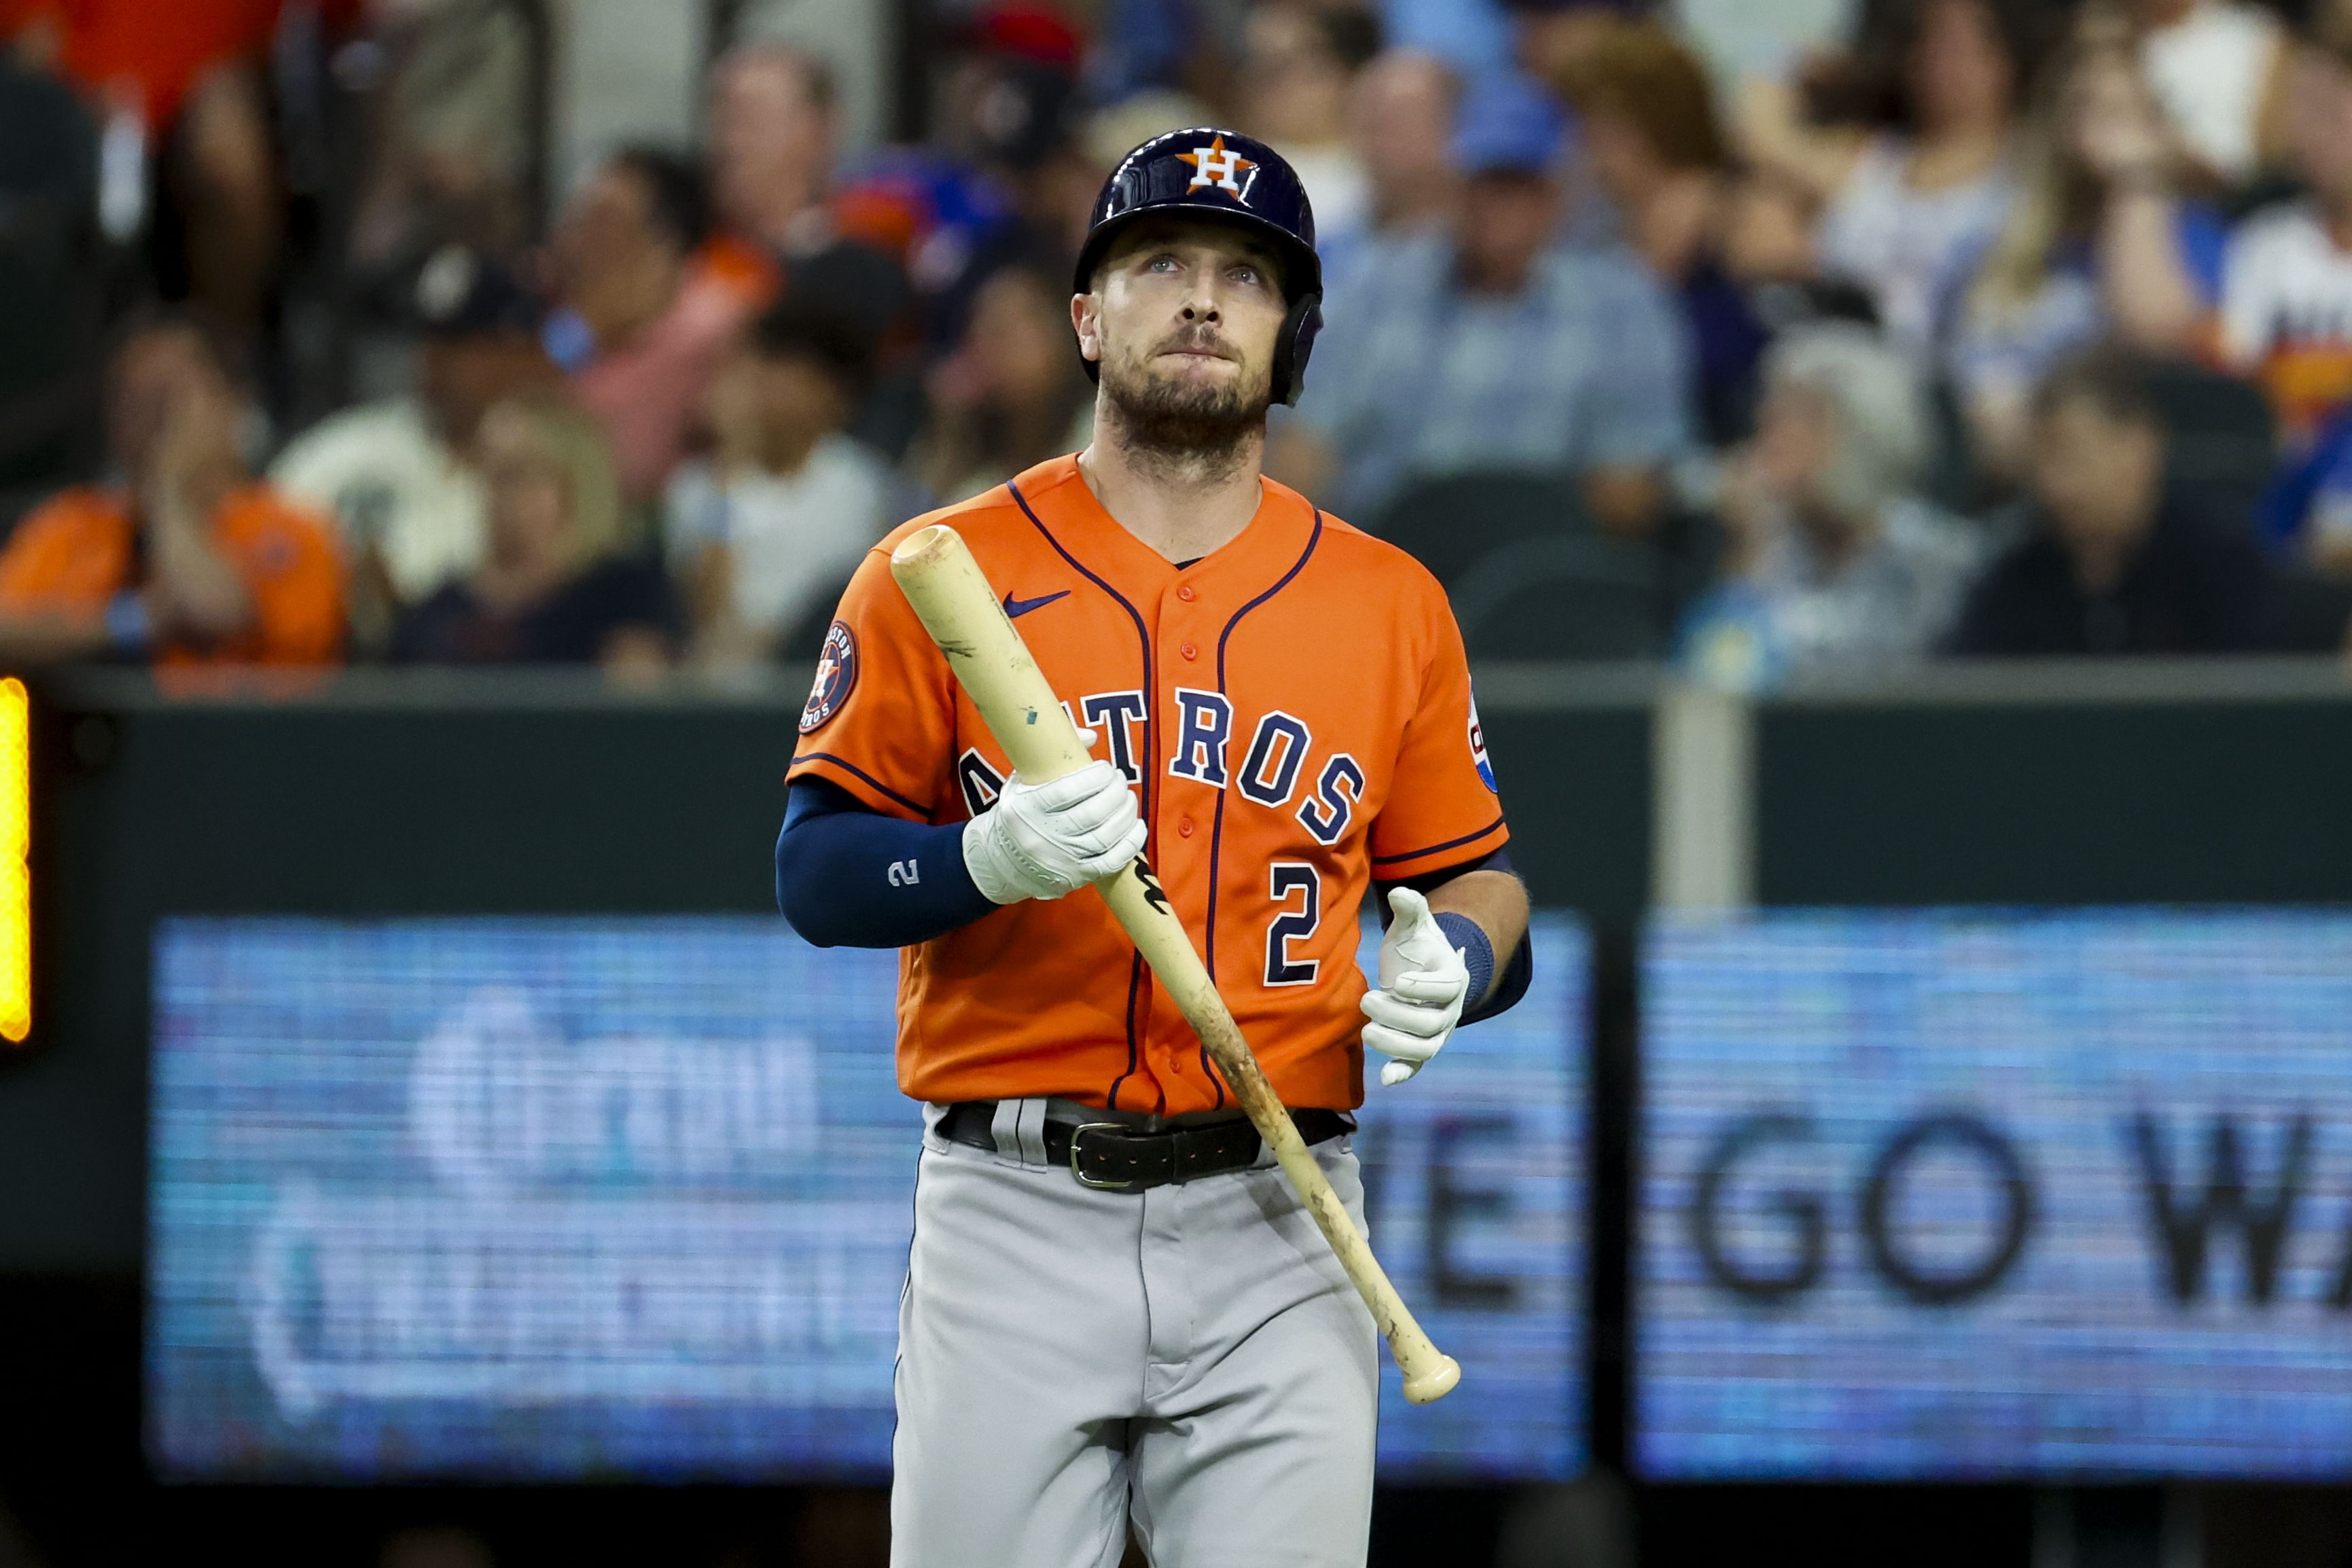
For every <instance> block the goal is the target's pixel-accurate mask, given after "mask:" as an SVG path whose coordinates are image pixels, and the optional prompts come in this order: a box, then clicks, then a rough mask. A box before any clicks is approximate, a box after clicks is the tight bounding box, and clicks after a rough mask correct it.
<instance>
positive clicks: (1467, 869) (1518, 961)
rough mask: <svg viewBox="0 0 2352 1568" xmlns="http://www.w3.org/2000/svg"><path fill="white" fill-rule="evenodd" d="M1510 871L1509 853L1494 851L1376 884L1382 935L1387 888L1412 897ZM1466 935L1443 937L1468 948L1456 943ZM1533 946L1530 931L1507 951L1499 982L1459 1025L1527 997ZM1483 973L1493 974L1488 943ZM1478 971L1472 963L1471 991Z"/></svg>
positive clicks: (1504, 1009)
mask: <svg viewBox="0 0 2352 1568" xmlns="http://www.w3.org/2000/svg"><path fill="white" fill-rule="evenodd" d="M1510 869H1511V856H1510V852H1509V851H1508V850H1505V849H1497V850H1496V851H1495V852H1494V853H1493V854H1491V855H1488V856H1486V857H1484V858H1480V859H1476V860H1473V861H1472V862H1470V864H1468V865H1467V866H1454V867H1450V868H1447V869H1445V870H1443V871H1429V872H1424V873H1423V875H1421V876H1418V877H1406V878H1402V879H1400V880H1397V881H1394V882H1381V883H1378V884H1376V885H1375V886H1374V889H1373V891H1374V892H1375V893H1376V894H1377V895H1378V898H1377V900H1376V904H1377V907H1378V908H1379V910H1380V911H1381V929H1382V930H1384V931H1385V930H1386V929H1387V928H1388V923H1389V900H1388V890H1389V889H1391V888H1411V889H1412V890H1413V891H1414V892H1416V893H1422V894H1427V893H1429V892H1431V891H1432V890H1433V889H1437V888H1440V887H1443V886H1444V884H1446V883H1448V882H1450V881H1452V880H1454V878H1456V877H1465V876H1468V875H1469V874H1470V873H1471V872H1473V871H1509V870H1510ZM1437 918H1438V921H1439V923H1440V924H1441V925H1442V924H1444V923H1446V922H1447V921H1449V919H1450V920H1458V921H1462V922H1463V923H1464V924H1465V925H1466V924H1475V922H1473V921H1471V920H1470V918H1469V917H1468V916H1467V915H1454V916H1450V917H1449V916H1447V915H1440V916H1438V917H1437ZM1466 934H1467V933H1463V932H1456V931H1448V932H1447V937H1448V940H1453V941H1454V942H1455V945H1456V946H1462V947H1471V946H1472V944H1470V943H1468V942H1464V941H1460V940H1458V939H1459V938H1461V937H1463V936H1464V935H1466ZM1477 934H1478V935H1480V936H1482V937H1483V936H1484V935H1485V932H1483V931H1480V932H1478V933H1477ZM1535 945H1536V939H1535V932H1533V931H1529V932H1528V934H1527V935H1525V936H1523V937H1521V938H1520V939H1519V945H1518V946H1517V947H1515V948H1513V949H1511V956H1510V957H1509V958H1508V959H1507V960H1505V961H1504V963H1503V978H1502V979H1501V981H1500V982H1498V983H1497V984H1496V986H1495V989H1494V990H1493V991H1492V992H1491V993H1489V994H1487V996H1486V999H1485V1000H1484V1001H1480V1002H1474V1003H1472V1004H1470V1005H1468V1006H1465V1008H1463V1010H1462V1022H1463V1023H1465V1024H1475V1023H1476V1022H1477V1021H1478V1020H1479V1019H1481V1018H1491V1017H1493V1016H1495V1015H1496V1014H1497V1013H1507V1012H1508V1011H1510V1009H1511V1008H1512V1006H1513V1005H1516V1004H1517V1002H1518V999H1519V998H1520V997H1522V996H1524V995H1526V994H1528V981H1530V980H1532V979H1534V978H1535V973H1536V955H1535ZM1476 956H1477V953H1476V952H1475V948H1473V951H1472V957H1473V958H1474V959H1475V957H1476ZM1494 963H1495V951H1494V944H1493V943H1492V942H1488V943H1487V944H1486V973H1489V974H1492V973H1494ZM1478 968H1479V966H1478V965H1477V964H1475V963H1473V964H1472V966H1471V976H1470V978H1471V981H1472V983H1473V984H1472V986H1471V989H1472V990H1473V991H1475V990H1476V989H1477V985H1476V982H1477V980H1478V979H1479V974H1478V973H1477V972H1478Z"/></svg>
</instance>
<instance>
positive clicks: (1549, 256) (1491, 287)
mask: <svg viewBox="0 0 2352 1568" xmlns="http://www.w3.org/2000/svg"><path fill="white" fill-rule="evenodd" d="M1559 137H1560V126H1559V116H1558V113H1557V111H1556V110H1554V108H1553V107H1552V105H1551V103H1550V101H1549V100H1548V99H1546V98H1545V97H1543V96H1542V95H1541V94H1540V93H1538V92H1537V91H1536V90H1535V89H1533V88H1532V87H1529V86H1527V85H1525V84H1524V83H1517V82H1511V81H1507V82H1503V83H1497V84H1496V85H1495V86H1494V87H1492V88H1490V89H1487V90H1486V91H1485V92H1483V93H1481V94H1479V95H1478V97H1477V98H1476V99H1475V100H1472V102H1471V103H1470V104H1469V105H1468V106H1467V109H1466V112H1465V117H1464V122H1463V126H1462V129H1461V132H1460V135H1459V137H1458V139H1457V142H1456V148H1455V154H1456V160H1457V162H1458V163H1459V164H1460V166H1461V168H1462V171H1463V175H1464V182H1463V191H1462V212H1461V217H1460V221H1459V223H1458V225H1457V226H1456V229H1455V232H1454V234H1453V235H1452V236H1450V237H1430V238H1427V239H1423V240H1417V241H1414V242H1412V243H1411V244H1408V245H1403V246H1399V247H1394V248H1393V249H1391V251H1389V252H1387V253H1386V254H1385V255H1384V257H1383V259H1382V270H1381V279H1380V280H1379V284H1378V289H1377V300H1376V301H1375V304H1376V307H1377V308H1375V309H1370V310H1355V311H1349V312H1346V313H1342V314H1335V315H1334V316H1333V317H1332V319H1331V320H1330V321H1329V322H1328V327H1327V329H1326V331H1325V332H1324V334H1323V337H1322V339H1321V342H1319V343H1318V346H1317V348H1316V351H1315V365H1314V370H1313V372H1312V374H1310V375H1309V377H1308V379H1307V395H1306V396H1305V397H1304V398H1302V399H1301V400H1300V404H1299V407H1298V409H1297V416H1296V417H1295V418H1292V419H1290V420H1287V421H1286V422H1285V423H1284V425H1283V427H1282V431H1281V437H1280V442H1279V445H1278V447H1277V450H1276V456H1275V459H1274V462H1273V464H1272V465H1270V466H1272V467H1273V468H1275V470H1276V474H1277V477H1281V478H1285V479H1292V481H1293V482H1297V483H1300V484H1302V486H1303V488H1305V489H1307V491H1308V493H1310V494H1315V495H1328V496H1329V497H1330V498H1331V504H1332V505H1333V507H1334V508H1335V509H1336V510H1339V512H1340V513H1341V514H1342V515H1345V516H1349V517H1352V518H1356V519H1360V520H1362V521H1365V522H1368V523H1372V524H1374V525H1375V526H1376V525H1377V521H1378V515H1379V513H1380V510H1381V508H1382V507H1383V506H1384V505H1386V504H1387V502H1388V501H1389V500H1390V499H1391V497H1392V496H1394V495H1395V494H1396V492H1397V490H1398V489H1399V488H1400V487H1402V485H1403V484H1405V483H1406V482H1407V481H1408V480H1410V479H1413V478H1415V477H1417V476H1420V475H1428V474H1442V473H1448V472H1455V471H1459V470H1462V469H1465V468H1496V467H1518V468H1546V469H1554V470H1565V471H1568V472H1570V473H1573V474H1575V475H1576V476H1578V478H1579V479H1580V484H1581V487H1582V489H1583V491H1584V496H1585V500H1586V504H1587V505H1588V507H1589V508H1590V509H1591V514H1592V517H1593V519H1594V521H1597V522H1599V523H1600V524H1601V526H1602V527H1604V528H1608V529H1611V530H1612V531H1619V532H1625V533H1634V532H1640V531H1643V530H1645V529H1647V528H1649V527H1650V526H1651V525H1652V524H1653V523H1654V522H1655V521H1656V520H1657V518H1658V516H1659V514H1660V510H1661V508H1662V507H1663V505H1664V498H1665V487H1664V479H1663V477H1662V476H1663V471H1664V468H1665V466H1666V465H1667V464H1668V463H1669V462H1670V461H1672V460H1673V459H1674V458H1675V457H1676V456H1677V455H1678V454H1680V453H1681V452H1683V451H1684V450H1685V447H1687V445H1688V443H1689V426H1688V423H1687V416H1686V414H1685V389H1686V386H1687V376H1686V374H1685V360H1686V355H1685V350H1684V345H1683V341H1682V334H1681V331H1680V324H1679V322H1677V321H1676V320H1675V313H1674V308H1673V306H1672V305H1671V304H1670V303H1669V302H1668V300H1666V298H1665V296H1664V294H1663V293H1662V292H1661V291H1660V290H1659V289H1658V287H1657V285H1656V284H1655V283H1654V282H1653V281H1652V280H1651V279H1649V278H1648V277H1647V276H1646V275H1644V273H1643V271H1642V268H1641V267H1640V265H1639V264H1638V263H1637V262H1634V261H1633V260H1631V259H1630V258H1622V257H1620V256H1618V255H1615V254H1613V253H1609V252H1597V251H1589V250H1567V249H1563V248H1561V247H1558V246H1555V245H1554V244H1553V243H1552V240H1553V237H1554V236H1555V234H1556V233H1557V231H1558V229H1559V216H1560V192H1559V183H1558V181H1557V179H1556V178H1555V176H1554V174H1553V172H1552V171H1553V167H1554V163H1555V161H1556V159H1557V155H1558V153H1559Z"/></svg>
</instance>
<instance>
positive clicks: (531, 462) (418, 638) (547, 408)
mask: <svg viewBox="0 0 2352 1568" xmlns="http://www.w3.org/2000/svg"><path fill="white" fill-rule="evenodd" d="M479 447H480V461H481V466H482V475H483V478H484V479H485V481H486V482H487V483H488V490H489V511H488V518H487V520H486V521H487V529H486V534H487V542H486V548H485V549H484V551H483V555H482V563H481V564H480V565H479V566H478V567H476V568H475V570H474V572H473V574H471V575H470V576H469V577H467V578H466V579H464V580H462V581H459V582H454V583H446V584H443V585H442V586H441V588H440V590H439V591H438V592H437V593H436V594H434V595H432V596H431V597H430V598H428V599H426V600H425V602H424V603H423V604H420V605H415V606H413V607H412V608H410V609H408V610H407V611H405V612H404V613H403V614H402V616H401V617H400V620H399V622H398V623H397V624H396V625H395V626H394V628H393V637H392V657H393V658H394V660H396V661H399V662H401V663H411V664H602V665H604V667H605V668H607V669H610V670H614V671H617V672H636V671H643V670H646V669H657V668H660V667H662V666H663V665H665V664H666V663H667V661H668V658H669V655H670V650H671V647H672V646H673V642H674V639H675V635H676V629H677V613H676V609H675V606H674V605H673V602H672V599H671V596H670V591H669V584H668V580H667V578H665V577H664V576H663V575H662V573H661V570H660V568H659V566H658V565H656V564H655V563H652V562H649V561H646V560H644V559H641V558H639V557H637V556H635V555H633V554H630V553H627V552H625V551H624V550H623V549H622V548H621V538H622V496H621V490H620V486H619V483H618V481H617V479H616V476H615V475H614V469H613V460H612V458H611V456H610V454H609V453H607V451H606V450H605V447H604V436H603V434H602V433H601V431H600V430H599V429H598V427H597V425H596V422H595V421H594V420H593V419H591V418H589V417H588V416H586V415H584V414H582V413H581V412H580V411H579V410H577V409H576V408H574V407H572V405H570V404H568V403H565V402H562V401H560V400H556V399H552V398H549V397H545V396H539V397H521V398H510V399H509V400H507V401H506V402H503V403H500V404H499V405H497V406H495V407H493V408H492V409H491V410H490V411H489V412H488V414H485V415H484V416H482V425H481V437H480V442H479Z"/></svg>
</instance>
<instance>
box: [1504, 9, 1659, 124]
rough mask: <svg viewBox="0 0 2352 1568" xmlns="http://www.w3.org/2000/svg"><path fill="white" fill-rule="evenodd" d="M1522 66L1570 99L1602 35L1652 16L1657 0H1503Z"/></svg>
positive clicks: (1531, 74)
mask: <svg viewBox="0 0 2352 1568" xmlns="http://www.w3.org/2000/svg"><path fill="white" fill-rule="evenodd" d="M1503 9H1504V10H1506V11H1508V12H1509V13H1510V14H1511V32H1512V45H1513V48H1514V51H1515V52H1516V53H1517V56H1518V61H1519V65H1520V67H1521V68H1523V69H1525V70H1526V71H1527V72H1528V74H1529V75H1530V76H1533V77H1534V78H1535V79H1537V80H1538V81H1540V82H1542V83H1543V84H1544V85H1545V86H1546V87H1548V88H1549V89H1551V92H1552V94H1553V96H1554V97H1556V98H1559V99H1560V100H1563V101H1565V100H1568V98H1569V97H1570V94H1571V92H1572V90H1573V89H1574V85H1575V82H1576V80H1577V79H1578V78H1580V77H1581V76H1582V75H1583V74H1584V68H1585V64H1586V62H1587V61H1588V60H1589V59H1590V58H1591V52H1592V51H1593V50H1594V49H1595V48H1597V47H1600V45H1601V40H1603V39H1604V38H1606V37H1608V36H1609V35H1610V34H1611V33H1612V32H1613V31H1615V30H1616V28H1617V27H1618V26H1621V25H1622V24H1624V23H1626V22H1639V21H1642V20H1643V19H1645V18H1649V17H1651V16H1652V14H1653V13H1654V11H1656V10H1657V9H1658V7H1657V5H1655V4H1654V0H1503Z"/></svg>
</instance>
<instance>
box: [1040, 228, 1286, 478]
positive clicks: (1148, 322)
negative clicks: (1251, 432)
mask: <svg viewBox="0 0 2352 1568" xmlns="http://www.w3.org/2000/svg"><path fill="white" fill-rule="evenodd" d="M1286 310H1287V304H1286V300H1285V299H1284V297H1283V291H1282V282H1281V278H1280V274H1279V272H1278V271H1277V269H1276V261H1275V258H1274V255H1273V253H1272V252H1271V251H1270V250H1269V249H1268V248H1267V247H1264V246H1261V245H1259V244H1258V243H1257V242H1255V240H1253V239H1251V238H1249V237H1247V236H1246V235H1244V234H1241V233H1238V232H1236V231H1234V230H1232V229H1229V228H1226V227H1223V226H1218V225H1213V224H1184V223H1176V222H1171V223H1165V224H1161V223H1145V224H1139V225H1138V226H1136V227H1135V228H1134V229H1133V230H1131V231H1129V234H1128V235H1126V236H1125V237H1123V238H1122V239H1121V242H1120V243H1119V244H1118V246H1116V247H1113V249H1112V250H1111V253H1110V255H1109V257H1108V259H1107V260H1106V261H1105V263H1104V266H1103V268H1102V270H1101V272H1100V273H1099V274H1097V279H1096V284H1095V291H1094V292H1093V293H1091V294H1082V295H1080V296H1078V297H1077V299H1076V300H1073V301H1072V303H1071V315H1072V320H1073V321H1074V322H1075V323H1076V327H1077V331H1078V342H1079V348H1080V352H1081V353H1086V354H1087V356H1088V357H1089V358H1093V359H1097V360H1098V361H1099V362H1100V363H1101V366H1102V381H1103V388H1104V391H1105V392H1106V393H1107V394H1108V395H1109V396H1110V397H1111V399H1112V401H1113V402H1114V403H1116V404H1118V405H1120V406H1121V407H1122V408H1126V409H1129V410H1143V411H1158V412H1164V413H1166V414H1168V415H1170V416H1175V417H1178V418H1180V419H1189V420H1193V421H1198V422H1201V424H1202V436H1203V437H1204V439H1212V440H1213V439H1215V438H1218V437H1220V436H1222V437H1223V438H1224V439H1228V440H1229V439H1230V438H1231V437H1230V433H1229V431H1228V430H1227V428H1226V427H1228V426H1254V425H1255V424H1257V423H1261V422H1263V421H1264V419H1265V410H1266V405H1267V404H1268V403H1269V402H1270V401H1271V393H1272V388H1273V384H1274V353H1275V342H1276V336H1277V334H1278V333H1279V332H1280V331H1281V329H1282V321H1283V317H1284V315H1285V314H1286Z"/></svg>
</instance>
